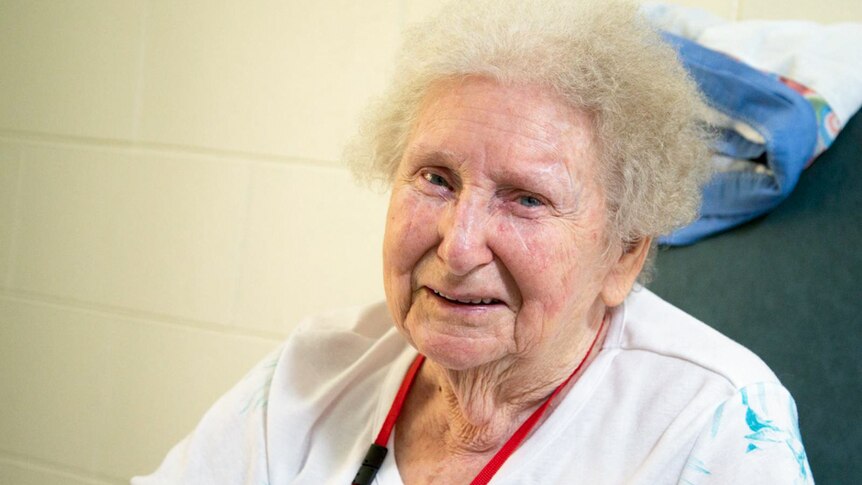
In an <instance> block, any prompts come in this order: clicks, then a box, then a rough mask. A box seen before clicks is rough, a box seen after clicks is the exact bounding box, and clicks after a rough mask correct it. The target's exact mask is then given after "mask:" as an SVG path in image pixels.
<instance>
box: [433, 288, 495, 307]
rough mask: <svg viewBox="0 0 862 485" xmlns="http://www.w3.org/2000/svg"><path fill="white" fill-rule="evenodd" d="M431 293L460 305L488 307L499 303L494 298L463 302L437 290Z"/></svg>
mask: <svg viewBox="0 0 862 485" xmlns="http://www.w3.org/2000/svg"><path fill="white" fill-rule="evenodd" d="M431 291H433V292H434V294H435V295H437V296H440V297H443V298H445V299H447V300H449V301H457V302H458V303H469V304H471V305H478V304H480V303H482V304H485V305H488V304H490V303H492V302H496V301H497V300H495V299H493V298H477V299H475V300H461V299H458V298H453V297H451V296H449V295H446V294H445V293H440V292H439V291H437V290H433V289H432V290H431Z"/></svg>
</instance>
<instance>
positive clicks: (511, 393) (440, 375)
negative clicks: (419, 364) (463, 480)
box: [411, 316, 607, 455]
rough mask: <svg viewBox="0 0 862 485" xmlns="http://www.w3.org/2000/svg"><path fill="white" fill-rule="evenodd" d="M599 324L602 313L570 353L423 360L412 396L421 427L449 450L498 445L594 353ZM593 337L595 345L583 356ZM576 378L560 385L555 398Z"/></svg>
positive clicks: (484, 450)
mask: <svg viewBox="0 0 862 485" xmlns="http://www.w3.org/2000/svg"><path fill="white" fill-rule="evenodd" d="M603 317H604V316H602V318H603ZM600 324H601V318H600V319H599V322H598V324H597V325H595V326H590V327H591V328H592V329H593V330H590V331H588V332H586V333H585V336H584V337H585V338H583V339H581V342H582V343H581V344H579V345H577V346H576V347H577V348H574V349H571V351H570V352H569V353H568V355H559V354H558V355H552V356H547V355H545V356H541V357H543V358H541V359H537V360H533V361H531V360H528V359H525V358H521V357H513V358H510V359H508V360H504V361H498V362H493V363H489V364H487V365H484V366H480V367H477V368H474V369H469V370H464V371H456V370H451V369H445V368H443V367H441V366H439V365H437V364H435V363H434V362H431V361H426V363H425V365H424V366H423V368H422V371H421V373H420V375H419V379H418V384H419V385H418V386H417V387H418V389H415V391H416V393H415V398H416V401H414V403H417V402H422V403H423V405H422V406H421V408H420V409H415V411H419V414H421V415H423V416H424V419H423V422H424V425H425V426H426V429H425V432H426V433H429V432H430V433H434V434H437V436H436V437H435V441H436V442H437V443H441V442H442V443H445V445H446V451H447V452H448V453H449V454H455V455H458V454H467V455H469V454H480V455H481V454H484V453H488V452H492V451H495V450H497V449H499V448H500V447H501V446H502V445H503V444H504V443H505V442H506V441H507V440H508V439H509V437H510V436H512V434H513V433H514V432H515V431H516V430H517V429H518V427H519V426H520V425H521V423H523V422H524V421H525V420H526V419H527V417H529V415H530V414H531V413H532V412H533V411H534V410H535V409H536V408H537V407H538V406H539V405H541V404H542V403H543V402H544V401H545V400H546V399H547V398H548V397H549V396H550V395H551V393H553V392H554V390H555V389H556V388H557V387H558V386H560V385H561V384H562V383H563V382H564V381H565V380H566V379H567V378H568V377H569V376H570V375H571V373H572V371H573V370H574V369H575V367H576V366H577V365H578V364H579V363H580V362H581V361H582V360H584V359H588V360H587V361H586V362H584V366H582V368H581V371H580V372H583V369H584V368H586V366H587V365H589V361H591V360H592V359H593V358H595V356H596V354H597V353H598V352H597V349H598V348H600V347H601V343H602V340H603V338H604V335H600V336H598V338H596V335H595V332H596V331H597V330H601V329H602V328H604V330H601V331H602V332H603V333H604V332H605V331H606V327H607V325H605V326H601V325H600ZM594 338H596V342H595V348H596V350H594V351H593V352H591V353H590V355H589V356H587V354H588V352H589V350H590V344H592V342H593V340H594ZM575 380H576V379H573V380H572V381H571V382H570V383H569V385H567V386H566V387H565V388H563V389H562V390H561V393H560V394H559V395H558V397H557V399H556V401H557V402H560V401H561V400H562V398H563V397H564V395H565V394H566V393H567V392H568V390H569V388H571V387H572V384H573V383H574V381H575ZM420 389H421V390H420ZM411 394H413V392H411ZM413 397H414V396H411V398H413ZM411 400H412V399H411ZM554 404H555V403H552V404H551V405H552V406H553V405H554ZM411 414H412V413H411ZM548 414H549V413H545V415H544V417H543V420H544V418H546V417H547V416H548ZM539 424H540V423H539ZM435 429H436V433H435Z"/></svg>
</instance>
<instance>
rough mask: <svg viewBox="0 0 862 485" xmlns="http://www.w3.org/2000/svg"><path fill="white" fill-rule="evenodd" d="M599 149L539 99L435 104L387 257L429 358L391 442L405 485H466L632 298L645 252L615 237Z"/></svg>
mask: <svg viewBox="0 0 862 485" xmlns="http://www.w3.org/2000/svg"><path fill="white" fill-rule="evenodd" d="M597 150H598V148H597V146H596V143H595V140H594V136H593V129H592V125H591V119H590V117H589V115H588V114H586V113H584V112H580V111H577V110H574V109H571V108H569V107H567V106H566V105H565V104H563V103H562V100H560V99H559V98H557V97H556V96H555V95H554V94H553V93H551V92H548V91H546V90H543V89H542V88H540V87H537V86H529V85H512V86H502V85H499V84H497V83H495V82H493V81H490V80H487V79H481V78H467V79H461V80H452V81H447V82H443V83H439V84H437V85H435V86H434V87H433V89H431V90H430V92H429V93H428V94H427V95H426V98H425V101H424V103H423V106H422V109H421V112H420V116H419V118H418V120H417V122H416V124H415V126H414V128H413V131H412V132H411V136H410V138H409V142H408V145H407V148H406V150H405V154H404V157H403V158H402V160H401V162H400V164H399V167H398V169H397V173H396V176H395V180H394V182H393V187H392V196H391V200H390V206H389V212H388V216H387V225H386V234H385V239H384V249H383V256H384V284H385V289H386V297H387V302H388V305H389V309H390V312H391V313H392V316H393V319H394V322H395V325H396V327H397V328H398V330H399V331H400V332H401V333H402V334H403V335H404V337H405V338H406V339H407V340H408V341H409V342H410V344H411V345H413V346H414V347H416V348H417V349H418V350H419V351H420V352H421V353H422V354H424V355H426V356H427V357H428V360H427V361H426V364H425V365H424V366H423V368H422V370H421V373H420V375H419V377H418V378H417V383H416V385H415V386H414V390H412V391H411V393H410V395H409V396H408V400H407V403H406V404H405V410H404V412H403V413H402V416H401V418H399V422H398V427H397V428H396V443H397V445H396V459H397V462H398V467H399V470H400V471H401V474H402V478H404V479H405V483H431V482H437V481H439V482H442V483H466V482H469V481H470V478H471V476H469V475H470V474H471V473H474V472H475V471H477V468H481V466H480V465H481V464H483V463H484V462H486V461H487V457H488V453H491V452H493V451H494V450H496V449H498V448H499V446H500V445H502V443H503V442H504V441H505V439H507V438H508V437H509V436H510V435H511V433H512V432H513V431H514V429H516V428H517V426H518V425H519V424H520V423H521V422H523V420H524V419H525V418H526V416H527V415H528V414H529V412H531V411H532V409H534V408H535V406H536V405H538V403H539V402H541V401H542V400H543V399H545V398H546V397H547V396H548V395H549V394H550V393H551V392H552V391H553V389H554V388H555V387H556V386H557V385H559V384H560V383H561V382H562V381H563V380H564V379H565V378H566V377H568V375H569V374H570V373H571V372H572V369H574V368H575V366H576V365H577V363H578V362H580V360H581V359H583V358H584V356H585V355H586V353H587V349H588V348H589V345H590V343H591V342H592V341H593V340H594V338H596V335H597V333H598V331H599V328H600V324H601V322H602V320H603V318H604V316H605V313H606V309H607V308H608V307H612V306H616V305H618V304H620V303H621V302H622V301H623V299H624V298H625V296H626V295H627V294H628V292H629V290H630V289H631V286H632V284H633V282H634V280H635V277H636V276H637V274H638V272H639V271H640V268H641V266H642V264H643V259H644V256H645V255H646V250H647V248H648V240H647V239H645V240H644V241H642V242H641V243H640V244H635V245H634V246H633V247H632V248H631V249H630V250H628V251H623V250H622V245H621V244H619V242H618V241H616V240H614V238H611V237H609V235H608V234H607V232H606V226H607V223H606V221H607V215H606V211H605V205H604V196H603V191H602V187H600V186H599V182H598V177H597V173H598V166H597V164H598V152H597ZM453 300H455V301H453ZM441 444H442V445H443V446H441ZM455 463H457V464H458V467H453V466H452V465H453V464H455ZM454 470H461V472H463V473H464V476H463V477H462V476H457V477H455V476H452V473H454Z"/></svg>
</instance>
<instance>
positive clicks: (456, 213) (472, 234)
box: [437, 195, 494, 276]
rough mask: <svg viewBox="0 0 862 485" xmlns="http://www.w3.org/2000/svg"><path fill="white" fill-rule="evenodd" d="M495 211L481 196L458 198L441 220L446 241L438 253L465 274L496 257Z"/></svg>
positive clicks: (455, 269) (443, 236)
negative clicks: (492, 242) (491, 241)
mask: <svg viewBox="0 0 862 485" xmlns="http://www.w3.org/2000/svg"><path fill="white" fill-rule="evenodd" d="M490 223H491V214H490V213H489V211H488V207H487V204H485V203H484V202H483V201H482V200H481V199H480V198H478V197H466V196H463V195H462V197H460V198H458V199H457V200H456V201H455V202H454V204H452V205H450V206H449V207H448V208H447V210H446V213H445V214H444V216H443V217H442V219H441V221H440V233H441V237H442V241H441V242H440V245H439V246H438V247H437V255H438V256H439V257H440V259H442V260H443V262H444V263H445V264H446V266H447V268H448V269H449V271H450V272H451V273H453V274H455V275H458V276H464V275H466V274H468V273H470V271H472V270H474V269H476V268H479V267H481V266H483V265H485V264H488V263H490V262H491V261H492V260H493V259H494V254H493V252H492V251H491V248H490V247H488V235H489V234H488V231H489V230H491V227H490V225H491V224H490Z"/></svg>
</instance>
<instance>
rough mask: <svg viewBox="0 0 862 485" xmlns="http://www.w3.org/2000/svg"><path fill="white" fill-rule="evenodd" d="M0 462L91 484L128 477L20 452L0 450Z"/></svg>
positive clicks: (109, 484)
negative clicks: (120, 476) (114, 475)
mask: <svg viewBox="0 0 862 485" xmlns="http://www.w3.org/2000/svg"><path fill="white" fill-rule="evenodd" d="M0 463H6V464H7V465H11V466H17V467H18V468H23V469H29V470H38V471H41V472H45V473H51V474H53V475H59V476H61V477H64V478H71V479H74V480H79V481H82V482H85V483H89V484H92V485H118V484H125V483H127V482H128V479H125V478H119V477H113V476H110V475H106V474H103V473H98V472H92V471H89V470H85V469H83V468H77V467H73V466H69V465H64V464H62V463H56V462H52V461H49V460H44V459H41V458H34V457H32V456H27V455H22V454H20V453H15V452H10V451H7V450H0Z"/></svg>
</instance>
